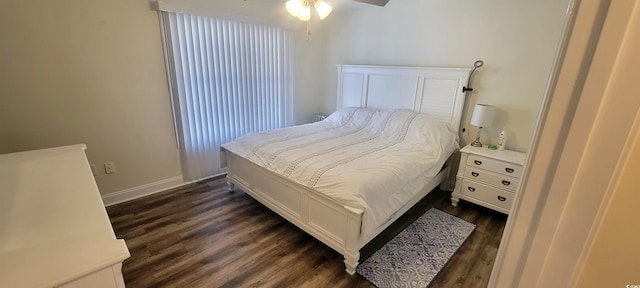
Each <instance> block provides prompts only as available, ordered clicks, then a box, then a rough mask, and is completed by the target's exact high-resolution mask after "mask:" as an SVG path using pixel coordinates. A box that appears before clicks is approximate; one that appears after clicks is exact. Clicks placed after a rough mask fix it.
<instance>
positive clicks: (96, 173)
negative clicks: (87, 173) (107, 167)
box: [90, 164, 98, 176]
mask: <svg viewBox="0 0 640 288" xmlns="http://www.w3.org/2000/svg"><path fill="white" fill-rule="evenodd" d="M90 166H91V174H93V176H96V175H98V167H96V164H90Z"/></svg>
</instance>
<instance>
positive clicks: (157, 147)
mask: <svg viewBox="0 0 640 288" xmlns="http://www.w3.org/2000/svg"><path fill="white" fill-rule="evenodd" d="M148 7H149V4H148V2H147V1H146V0H135V1H133V0H111V1H97V0H82V1H80V0H61V1H44V0H42V1H37V0H33V1H19V0H8V1H0V35H2V45H0V63H1V64H0V67H2V75H3V76H2V77H0V97H1V98H0V99H1V100H0V101H1V103H0V107H1V108H0V109H2V110H1V111H0V114H1V115H2V116H0V117H2V119H0V120H1V124H0V125H2V129H1V130H0V133H2V134H1V135H0V139H1V140H0V141H2V142H3V145H0V148H2V149H3V150H2V151H0V153H2V152H16V151H24V150H31V149H40V148H47V147H54V146H61V145H69V144H76V143H85V144H87V147H88V149H87V155H88V158H89V161H90V162H91V163H96V164H98V168H99V169H98V170H99V171H100V175H97V176H96V181H97V183H98V186H99V188H100V190H101V192H102V193H103V194H104V193H108V192H113V191H119V190H123V189H128V188H131V187H136V186H139V185H143V184H147V183H152V182H156V181H161V180H165V179H169V178H174V177H179V176H180V174H181V172H180V165H179V162H178V153H177V149H176V141H175V137H174V132H173V123H172V120H171V110H170V103H169V96H168V92H167V84H166V78H165V72H164V64H163V58H162V57H163V56H162V48H161V46H160V34H159V28H158V20H157V16H156V13H155V12H153V11H151V10H150V9H149V8H148ZM107 161H114V162H115V164H116V169H117V172H116V173H115V174H110V175H106V174H104V170H103V169H101V168H102V167H101V165H102V163H104V162H107Z"/></svg>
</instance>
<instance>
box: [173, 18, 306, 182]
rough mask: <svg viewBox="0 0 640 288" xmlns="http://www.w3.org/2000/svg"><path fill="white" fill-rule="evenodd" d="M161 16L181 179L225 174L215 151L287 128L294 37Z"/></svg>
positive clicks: (233, 24) (223, 22)
mask: <svg viewBox="0 0 640 288" xmlns="http://www.w3.org/2000/svg"><path fill="white" fill-rule="evenodd" d="M160 13H161V14H160V17H161V18H160V19H161V22H162V27H163V41H164V46H165V56H166V58H167V59H166V60H167V70H168V71H167V73H168V75H169V79H170V90H171V94H172V103H173V110H174V111H173V112H174V119H175V124H176V130H177V135H178V142H179V146H180V153H181V162H182V173H183V177H184V179H185V181H195V180H198V179H202V178H206V177H209V176H212V175H216V174H220V173H223V172H224V168H223V167H220V166H221V165H220V163H221V159H220V158H221V154H220V145H222V144H224V143H226V142H229V141H232V140H233V139H235V138H237V137H240V136H242V135H244V134H246V133H249V132H255V131H264V130H270V129H275V128H282V127H285V126H289V125H291V124H292V122H293V121H292V115H293V111H292V90H293V83H292V82H293V73H292V69H293V33H292V32H290V31H288V30H285V29H284V28H279V27H269V26H265V25H261V24H252V23H243V22H239V21H234V20H226V19H217V18H211V17H206V16H196V15H190V14H182V13H175V12H160Z"/></svg>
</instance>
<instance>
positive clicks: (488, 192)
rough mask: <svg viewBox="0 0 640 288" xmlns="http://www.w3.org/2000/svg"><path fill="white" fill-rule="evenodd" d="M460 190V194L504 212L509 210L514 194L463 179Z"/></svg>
mask: <svg viewBox="0 0 640 288" xmlns="http://www.w3.org/2000/svg"><path fill="white" fill-rule="evenodd" d="M460 188H461V189H460V193H461V194H463V195H465V196H467V197H471V198H474V199H477V200H480V201H483V202H486V203H489V204H493V205H495V206H498V207H501V208H504V209H506V210H509V209H511V203H512V202H513V197H514V196H515V194H514V193H512V192H509V191H506V190H502V189H498V188H495V187H491V186H487V185H484V184H480V183H477V182H474V181H471V180H467V179H464V180H463V181H462V187H460Z"/></svg>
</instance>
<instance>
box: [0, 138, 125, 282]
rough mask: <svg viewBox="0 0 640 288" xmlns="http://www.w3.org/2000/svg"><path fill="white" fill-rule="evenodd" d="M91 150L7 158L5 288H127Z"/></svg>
mask: <svg viewBox="0 0 640 288" xmlns="http://www.w3.org/2000/svg"><path fill="white" fill-rule="evenodd" d="M85 149H86V147H85V145H73V146H65V147H58V148H51V149H43V150H35V151H27V152H20V153H11V154H2V155H0V287H67V288H68V287H92V288H93V287H96V288H106V287H109V288H113V287H118V288H121V287H124V281H123V278H122V271H121V267H122V261H124V260H125V259H127V258H128V257H129V250H128V249H127V246H126V245H125V243H124V241H123V240H120V239H116V236H115V234H114V232H113V228H112V227H111V222H110V221H109V217H108V215H107V212H106V210H105V208H104V204H103V202H102V198H101V197H100V192H99V191H98V187H97V186H96V182H95V180H94V178H93V175H92V173H91V169H90V167H89V163H88V161H87V157H86V155H85V152H84V150H85Z"/></svg>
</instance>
